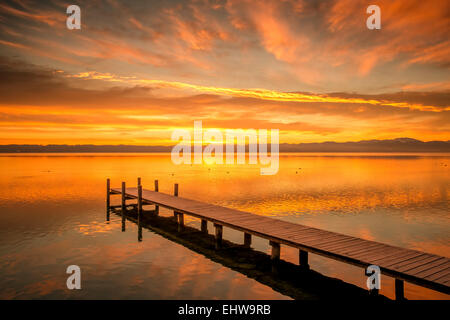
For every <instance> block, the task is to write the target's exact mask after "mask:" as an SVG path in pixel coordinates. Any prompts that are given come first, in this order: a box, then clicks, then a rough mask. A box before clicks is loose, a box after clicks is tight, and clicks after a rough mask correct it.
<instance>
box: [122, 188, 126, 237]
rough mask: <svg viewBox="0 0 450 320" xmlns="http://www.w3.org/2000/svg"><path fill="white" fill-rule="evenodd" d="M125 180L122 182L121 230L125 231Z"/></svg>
mask: <svg viewBox="0 0 450 320" xmlns="http://www.w3.org/2000/svg"><path fill="white" fill-rule="evenodd" d="M125 192H126V187H125V182H122V232H125V208H126V198H125Z"/></svg>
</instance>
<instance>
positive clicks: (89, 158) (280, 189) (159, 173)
mask: <svg viewBox="0 0 450 320" xmlns="http://www.w3.org/2000/svg"><path fill="white" fill-rule="evenodd" d="M0 165H1V167H2V168H7V170H2V172H1V173H0V187H1V188H2V193H1V194H0V200H1V204H0V206H1V212H2V215H1V216H0V223H1V224H0V226H1V228H2V231H4V232H2V236H1V239H0V240H2V243H3V247H2V248H3V249H2V250H3V251H2V252H3V253H2V258H3V261H5V259H6V260H8V261H9V262H8V263H6V262H3V263H2V264H1V265H0V271H1V272H2V274H5V275H7V276H8V279H10V280H9V282H8V283H9V286H11V283H16V282H14V281H15V280H14V279H16V278H18V277H21V276H22V275H23V274H27V272H28V271H26V269H24V268H23V267H22V266H23V265H26V264H30V263H38V262H37V261H41V260H42V259H41V260H39V259H38V258H39V257H37V256H36V255H37V254H40V255H41V257H42V256H45V257H46V260H47V261H46V262H44V263H43V262H40V263H41V264H42V268H43V271H42V272H44V271H45V270H46V269H47V270H53V269H54V268H56V266H54V265H53V264H56V263H57V261H67V262H70V263H72V262H73V260H77V259H79V260H82V261H85V263H86V264H88V265H89V266H90V267H89V268H91V269H92V270H95V272H94V271H93V273H92V275H91V277H92V279H97V281H100V280H99V279H102V281H106V280H105V279H106V278H108V279H109V278H110V277H111V276H110V275H111V274H112V273H114V274H121V276H120V277H119V278H117V279H113V280H111V281H113V284H115V285H116V286H118V287H123V288H125V287H127V286H133V288H134V289H133V290H135V291H133V292H132V293H130V294H136V296H137V297H139V296H140V295H142V297H146V296H147V295H146V294H147V293H146V291H145V288H147V287H146V286H149V285H151V284H150V283H149V281H153V282H154V281H160V284H159V285H163V286H164V288H165V292H164V297H171V298H176V297H177V296H178V297H181V296H182V297H184V298H189V295H192V297H204V298H207V297H206V296H205V295H206V294H213V295H214V296H216V297H220V298H225V297H226V298H234V296H233V294H237V293H234V292H241V293H240V294H239V295H238V296H239V297H244V296H248V297H252V298H274V297H278V298H279V297H280V295H278V294H276V293H274V292H272V291H271V290H270V289H269V290H268V288H267V287H265V286H263V285H260V284H257V283H256V282H248V281H250V280H245V277H242V278H241V276H240V275H237V274H236V273H234V272H233V271H231V270H229V269H227V268H217V267H215V266H214V265H213V264H211V263H210V262H208V260H207V259H206V258H204V257H201V256H198V255H195V254H193V253H190V252H189V250H187V249H186V248H184V247H181V246H178V245H174V246H171V249H170V250H171V252H170V254H168V253H167V250H166V246H167V240H163V239H161V238H160V237H159V236H156V235H153V234H150V233H145V234H144V241H143V242H142V243H137V241H136V235H135V234H131V232H133V231H132V230H135V227H133V225H132V224H131V223H129V222H127V231H126V232H125V233H122V232H121V228H120V221H116V220H114V221H111V222H110V223H109V224H107V223H104V222H103V219H104V217H105V212H104V210H105V197H106V187H105V180H106V178H111V181H112V186H113V187H119V186H120V183H121V181H125V182H126V183H127V185H128V186H135V185H136V179H137V177H141V178H142V183H143V185H144V188H148V189H152V188H153V180H155V179H158V180H159V188H160V191H161V192H167V193H172V192H173V184H174V183H178V184H179V188H180V189H179V194H180V196H181V197H187V198H193V199H197V200H203V201H205V202H209V203H214V204H219V205H224V206H227V207H233V208H237V209H240V210H245V211H250V212H254V213H256V214H262V215H270V216H275V217H278V218H279V219H285V220H287V221H292V222H295V223H300V224H306V225H310V226H314V227H318V228H322V229H326V230H330V231H336V232H341V233H345V234H348V235H353V236H358V237H362V238H365V239H369V240H375V241H379V242H385V243H389V244H393V245H398V246H402V247H407V248H414V249H419V250H424V251H426V252H430V253H435V254H439V255H444V256H449V253H450V245H449V243H450V241H449V240H450V238H449V236H448V234H449V233H448V230H449V227H450V213H449V210H448V208H449V204H448V198H449V188H448V187H449V181H450V179H449V178H450V173H449V168H450V155H401V156H393V155H330V154H314V155H311V154H303V155H302V154H289V155H281V157H280V170H279V172H278V174H277V175H275V176H261V175H260V171H259V166H258V165H223V166H221V165H192V166H191V165H179V166H176V165H174V164H173V163H172V162H171V160H170V155H164V154H162V155H156V154H125V155H117V154H99V155H91V154H90V155H78V154H76V155H73V154H70V155H45V154H44V155H42V154H41V155H27V156H22V155H20V156H18V155H14V156H11V157H10V156H4V155H3V156H0ZM112 201H113V204H116V203H118V201H119V197H113V198H112ZM193 221H195V219H191V218H189V217H186V222H187V223H191V222H193ZM226 233H227V231H226ZM231 236H234V235H233V234H232V233H231ZM236 237H239V238H240V237H241V235H236ZM149 238H151V241H150V240H149ZM13 252H14V254H11V253H13ZM288 252H290V251H288ZM290 255H292V257H291V256H290ZM286 257H287V258H288V259H293V261H296V259H297V257H296V253H288V254H287V256H286ZM69 260H70V261H69ZM18 261H19V262H20V263H19V262H18ZM45 263H47V265H46V264H45ZM144 265H145V266H147V267H148V268H147V269H146V270H147V271H146V272H140V273H138V274H133V273H132V272H131V271H126V270H128V269H127V268H129V269H131V270H135V268H143V267H144ZM12 266H14V267H12ZM96 266H98V267H96ZM108 266H109V267H108ZM58 268H61V266H58ZM314 268H315V269H316V270H318V271H319V272H320V271H322V272H324V273H325V274H330V273H331V274H332V275H335V276H336V277H339V278H342V279H343V280H344V281H349V282H353V283H357V284H358V285H361V283H363V282H362V277H361V275H362V272H360V271H358V272H356V273H355V272H353V271H349V272H346V271H345V267H344V266H341V265H339V264H335V263H334V262H331V261H329V260H320V259H319V260H317V262H316V265H315V267H314ZM55 270H56V269H55ZM58 270H59V269H58ZM119 270H120V273H119ZM122 271H123V272H124V273H121V272H122ZM49 272H50V271H49ZM52 272H53V271H52ZM125 273H130V276H129V277H125V278H124V274H125ZM155 275H159V276H160V277H161V280H157V277H156V278H155ZM51 276H52V275H51V274H49V275H48V277H51ZM165 276H167V277H168V278H167V279H166V278H164V277H165ZM169 278H170V279H171V280H168V279H169ZM208 281H209V282H208ZM211 281H212V283H210V282H211ZM36 282H38V280H36ZM224 282H226V283H227V288H223V289H221V290H219V289H218V284H219V283H224ZM48 283H51V281H50V282H48ZM105 283H106V282H102V286H103V287H104V288H109V287H108V284H105ZM24 285H30V286H32V284H30V283H28V284H27V283H23V282H22V281H17V283H16V286H17V287H16V288H15V287H14V286H13V287H12V288H11V287H9V288H8V286H6V287H4V289H2V295H1V296H8V297H9V296H12V297H14V292H17V291H19V288H22V287H23V286H24ZM102 286H100V285H99V287H98V288H97V289H95V290H97V291H95V290H94V289H91V292H95V293H96V294H97V295H98V296H99V297H103V296H106V297H110V296H109V293H107V292H105V291H106V290H107V289H101V288H103V287H102ZM390 286H391V285H389V284H388V285H387V288H389V289H390V288H391V287H390ZM49 287H51V286H49ZM30 288H31V287H30ZM49 290H50V289H49ZM55 290H57V289H56V288H54V289H53V290H50V292H54V291H55ZM130 290H131V289H130ZM139 290H142V291H139ZM245 290H248V291H245ZM408 290H410V289H408V286H407V297H408V298H414V297H420V298H424V297H425V298H427V297H428V298H435V297H440V298H446V296H440V295H439V294H435V293H430V292H429V290H426V289H422V288H420V287H414V288H413V289H411V290H410V292H409V291H408ZM390 291H392V290H386V292H384V293H385V294H387V295H390V294H391V293H389V292H390ZM245 292H249V293H248V294H246V293H245ZM47 294H48V295H50V293H49V292H46V291H42V290H40V289H39V290H37V289H36V290H29V293H28V296H33V295H36V296H45V295H47ZM92 294H93V293H92ZM152 294H154V295H156V297H157V294H158V293H157V292H156V291H155V292H152ZM408 294H409V296H408ZM152 297H155V296H152Z"/></svg>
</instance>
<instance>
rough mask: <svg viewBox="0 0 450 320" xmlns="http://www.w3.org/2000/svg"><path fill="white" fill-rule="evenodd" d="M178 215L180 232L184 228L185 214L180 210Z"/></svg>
mask: <svg viewBox="0 0 450 320" xmlns="http://www.w3.org/2000/svg"><path fill="white" fill-rule="evenodd" d="M177 216H178V232H181V231H183V228H184V214H182V213H181V212H178V213H177Z"/></svg>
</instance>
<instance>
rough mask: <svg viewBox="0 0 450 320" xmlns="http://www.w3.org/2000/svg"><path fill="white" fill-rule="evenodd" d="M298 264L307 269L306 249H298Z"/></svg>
mask: <svg viewBox="0 0 450 320" xmlns="http://www.w3.org/2000/svg"><path fill="white" fill-rule="evenodd" d="M298 264H299V265H300V268H302V269H304V270H309V263H308V251H304V250H301V249H300V250H299V251H298Z"/></svg>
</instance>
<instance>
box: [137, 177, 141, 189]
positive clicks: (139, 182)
mask: <svg viewBox="0 0 450 320" xmlns="http://www.w3.org/2000/svg"><path fill="white" fill-rule="evenodd" d="M137 185H138V187H139V186H140V185H141V177H139V178H137Z"/></svg>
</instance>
